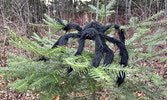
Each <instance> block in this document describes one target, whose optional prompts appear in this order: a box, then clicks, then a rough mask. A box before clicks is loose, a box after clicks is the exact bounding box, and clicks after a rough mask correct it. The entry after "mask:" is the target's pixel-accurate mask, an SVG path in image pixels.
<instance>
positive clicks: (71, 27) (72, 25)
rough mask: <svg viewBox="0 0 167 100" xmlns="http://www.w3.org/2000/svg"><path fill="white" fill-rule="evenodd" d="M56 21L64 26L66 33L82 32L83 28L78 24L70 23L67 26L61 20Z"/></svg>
mask: <svg viewBox="0 0 167 100" xmlns="http://www.w3.org/2000/svg"><path fill="white" fill-rule="evenodd" d="M55 20H57V21H58V22H59V23H60V24H61V25H63V26H64V28H63V30H65V31H66V32H67V31H69V30H70V29H76V30H78V31H79V32H80V31H82V28H81V27H80V26H79V24H77V23H68V24H67V25H65V24H64V23H63V21H62V20H61V19H59V18H56V19H55Z"/></svg>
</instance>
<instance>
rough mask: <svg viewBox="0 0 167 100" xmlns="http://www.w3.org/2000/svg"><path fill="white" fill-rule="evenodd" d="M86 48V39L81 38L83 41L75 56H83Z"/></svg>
mask: <svg viewBox="0 0 167 100" xmlns="http://www.w3.org/2000/svg"><path fill="white" fill-rule="evenodd" d="M84 46H85V39H84V38H81V39H80V40H79V46H78V50H77V52H76V53H75V56H77V55H81V54H82V51H83V49H84Z"/></svg>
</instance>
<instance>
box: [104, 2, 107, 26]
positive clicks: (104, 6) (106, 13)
mask: <svg viewBox="0 0 167 100" xmlns="http://www.w3.org/2000/svg"><path fill="white" fill-rule="evenodd" d="M106 2H107V1H106V0H104V7H105V16H104V24H106V20H107V18H106V14H107V11H106V6H107V5H106Z"/></svg>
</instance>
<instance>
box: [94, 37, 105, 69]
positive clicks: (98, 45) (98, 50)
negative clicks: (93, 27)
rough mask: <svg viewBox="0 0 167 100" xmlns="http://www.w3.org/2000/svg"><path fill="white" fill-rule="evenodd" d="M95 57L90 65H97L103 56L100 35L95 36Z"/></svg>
mask: <svg viewBox="0 0 167 100" xmlns="http://www.w3.org/2000/svg"><path fill="white" fill-rule="evenodd" d="M95 47H96V48H95V58H94V59H93V61H92V66H94V67H98V66H99V64H100V61H101V59H102V56H103V50H104V48H103V44H102V41H101V39H100V36H99V35H97V36H95Z"/></svg>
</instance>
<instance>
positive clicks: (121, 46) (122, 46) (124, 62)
mask: <svg viewBox="0 0 167 100" xmlns="http://www.w3.org/2000/svg"><path fill="white" fill-rule="evenodd" d="M102 36H103V37H104V38H105V39H106V40H107V41H109V42H112V43H113V44H116V45H117V46H118V48H119V49H120V56H121V61H120V64H121V65H124V67H126V66H127V64H128V59H129V55H128V51H127V50H126V47H125V44H123V43H122V42H121V41H119V40H117V39H115V38H112V37H109V36H106V35H103V34H102Z"/></svg>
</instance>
